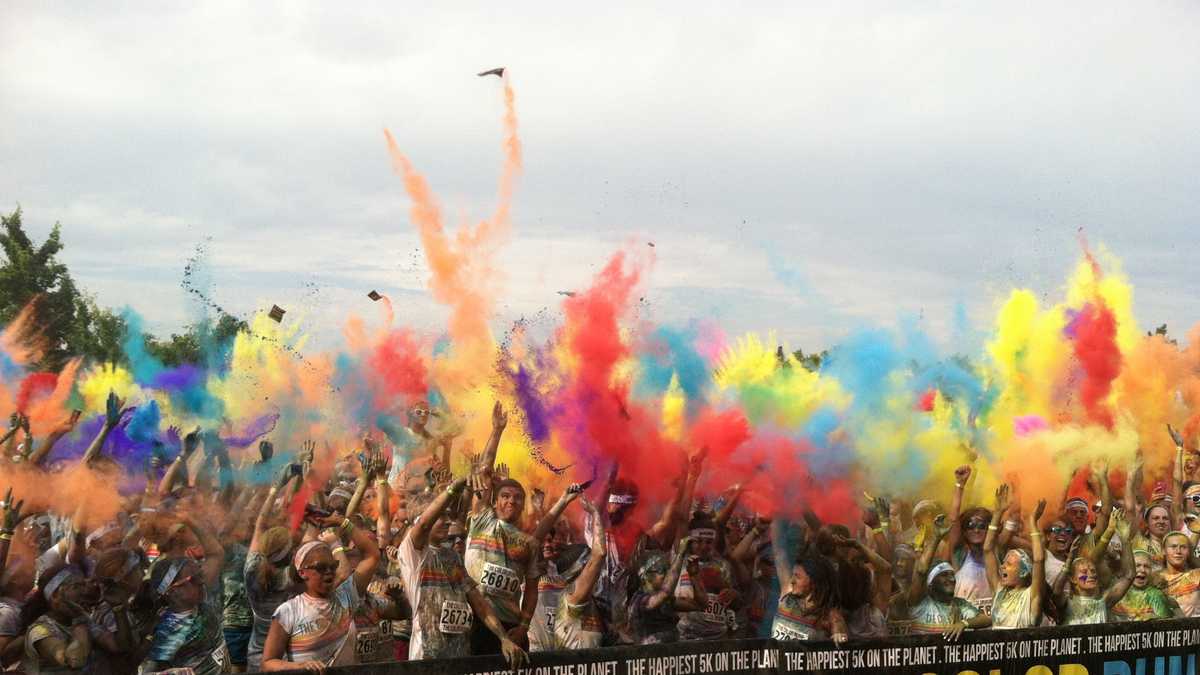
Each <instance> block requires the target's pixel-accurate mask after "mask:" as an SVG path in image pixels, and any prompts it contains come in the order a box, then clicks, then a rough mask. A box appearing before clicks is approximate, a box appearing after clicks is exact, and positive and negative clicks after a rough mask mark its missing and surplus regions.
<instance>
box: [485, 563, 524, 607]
mask: <svg viewBox="0 0 1200 675" xmlns="http://www.w3.org/2000/svg"><path fill="white" fill-rule="evenodd" d="M479 585H480V586H482V587H483V592H484V593H487V594H489V595H498V596H500V597H503V598H508V599H510V600H513V599H516V598H517V596H518V595H520V594H521V577H519V576H517V573H516V572H514V571H512V570H510V569H508V568H507V567H504V566H503V565H496V564H494V563H484V564H483V574H481V575H479Z"/></svg>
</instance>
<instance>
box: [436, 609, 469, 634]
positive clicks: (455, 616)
mask: <svg viewBox="0 0 1200 675" xmlns="http://www.w3.org/2000/svg"><path fill="white" fill-rule="evenodd" d="M473 619H474V615H473V614H472V613H471V606H470V605H468V604H467V603H465V602H457V601H454V600H447V601H445V602H443V603H442V615H441V616H440V617H439V618H438V630H440V631H442V632H443V633H447V634H449V635H461V634H463V633H465V632H467V631H469V630H471V622H472V620H473Z"/></svg>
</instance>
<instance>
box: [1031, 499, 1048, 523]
mask: <svg viewBox="0 0 1200 675" xmlns="http://www.w3.org/2000/svg"><path fill="white" fill-rule="evenodd" d="M1045 512H1046V500H1045V499H1039V500H1038V503H1037V506H1036V507H1034V509H1033V520H1032V521H1031V522H1033V523H1034V524H1035V525H1036V524H1037V523H1039V522H1041V520H1042V514H1044V513H1045Z"/></svg>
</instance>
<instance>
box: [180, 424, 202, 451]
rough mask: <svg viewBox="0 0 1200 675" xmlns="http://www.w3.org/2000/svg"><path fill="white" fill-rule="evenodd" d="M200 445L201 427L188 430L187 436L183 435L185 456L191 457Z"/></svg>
mask: <svg viewBox="0 0 1200 675" xmlns="http://www.w3.org/2000/svg"><path fill="white" fill-rule="evenodd" d="M198 447H200V427H196V428H195V430H193V431H190V432H188V435H187V436H184V437H183V456H184V457H185V458H186V457H191V456H192V453H193V452H195V451H196V448H198Z"/></svg>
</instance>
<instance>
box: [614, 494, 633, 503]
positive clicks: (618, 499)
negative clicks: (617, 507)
mask: <svg viewBox="0 0 1200 675" xmlns="http://www.w3.org/2000/svg"><path fill="white" fill-rule="evenodd" d="M608 503H609V504H636V503H637V496H636V495H609V496H608Z"/></svg>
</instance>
